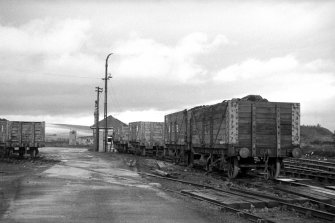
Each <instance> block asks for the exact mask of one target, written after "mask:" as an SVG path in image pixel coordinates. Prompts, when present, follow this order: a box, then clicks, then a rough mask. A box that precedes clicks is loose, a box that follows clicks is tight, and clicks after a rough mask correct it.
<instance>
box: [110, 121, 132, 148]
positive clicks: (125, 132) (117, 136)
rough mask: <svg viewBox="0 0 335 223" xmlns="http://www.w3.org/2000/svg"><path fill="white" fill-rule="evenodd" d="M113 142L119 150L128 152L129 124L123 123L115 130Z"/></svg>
mask: <svg viewBox="0 0 335 223" xmlns="http://www.w3.org/2000/svg"><path fill="white" fill-rule="evenodd" d="M113 143H114V146H115V148H116V150H117V151H118V152H122V153H128V149H129V126H128V125H121V126H118V127H117V128H116V129H114V130H113Z"/></svg>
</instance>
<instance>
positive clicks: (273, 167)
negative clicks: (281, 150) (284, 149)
mask: <svg viewBox="0 0 335 223" xmlns="http://www.w3.org/2000/svg"><path fill="white" fill-rule="evenodd" d="M280 166H281V163H280V161H279V160H278V159H276V160H274V161H272V162H271V163H270V164H269V166H268V168H267V170H265V174H264V178H265V179H266V180H268V179H276V178H278V177H279V174H280Z"/></svg>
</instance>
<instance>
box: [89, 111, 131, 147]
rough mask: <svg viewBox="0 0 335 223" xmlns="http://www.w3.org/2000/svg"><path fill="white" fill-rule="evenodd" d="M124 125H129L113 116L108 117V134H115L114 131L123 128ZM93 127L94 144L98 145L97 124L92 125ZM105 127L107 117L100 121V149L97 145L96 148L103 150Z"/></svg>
mask: <svg viewBox="0 0 335 223" xmlns="http://www.w3.org/2000/svg"><path fill="white" fill-rule="evenodd" d="M122 126H127V125H126V124H125V123H123V122H121V121H120V120H118V119H116V118H114V117H113V116H111V115H110V116H108V117H107V128H108V136H113V131H117V130H118V129H121V128H122ZM91 129H92V130H93V137H94V144H95V145H96V143H97V142H95V141H96V137H95V136H96V127H95V125H92V126H91ZM104 129H105V119H103V120H101V121H99V130H100V131H99V149H98V150H97V148H96V146H95V150H97V151H103V149H102V148H103V135H104V133H103V132H104Z"/></svg>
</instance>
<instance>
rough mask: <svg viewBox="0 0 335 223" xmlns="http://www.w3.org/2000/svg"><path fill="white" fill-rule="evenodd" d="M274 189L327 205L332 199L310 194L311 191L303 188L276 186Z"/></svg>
mask: <svg viewBox="0 0 335 223" xmlns="http://www.w3.org/2000/svg"><path fill="white" fill-rule="evenodd" d="M275 189H278V190H281V191H284V192H286V193H291V194H295V195H298V196H301V197H306V198H309V199H313V200H318V201H322V202H325V203H328V204H332V199H330V198H327V197H325V196H322V195H320V194H316V193H312V191H311V190H306V188H305V187H299V188H297V187H288V186H284V185H278V186H276V187H275Z"/></svg>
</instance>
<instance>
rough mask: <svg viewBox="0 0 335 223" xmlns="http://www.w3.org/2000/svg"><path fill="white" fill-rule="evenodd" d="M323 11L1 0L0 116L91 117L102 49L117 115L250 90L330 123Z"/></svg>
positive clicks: (334, 6)
mask: <svg viewBox="0 0 335 223" xmlns="http://www.w3.org/2000/svg"><path fill="white" fill-rule="evenodd" d="M334 17H335V3H334V2H333V1H311V0H309V1H295V2H291V1H239V2H237V1H210V2H206V1H198V0H194V1H191V0H189V1H150V0H147V1H131V0H128V1H116V0H115V1H107V0H106V1H104V0H97V1H79V0H74V1H38V0H31V1H29V0H27V1H9V0H8V1H7V0H4V1H1V2H0V101H1V105H0V114H1V117H4V118H8V119H12V120H14V119H20V120H45V121H47V122H54V123H69V124H83V125H91V124H93V110H94V100H95V99H96V94H95V92H94V88H95V87H96V86H100V87H102V86H103V81H102V80H101V78H102V77H103V76H104V65H105V64H104V63H105V58H106V56H107V54H108V53H110V52H113V53H114V54H113V55H112V56H111V57H110V60H109V68H110V69H109V72H110V73H111V74H112V76H113V79H111V80H110V81H109V89H108V90H109V95H108V96H109V112H108V113H109V114H111V115H113V116H116V117H118V118H120V119H121V120H122V121H124V122H129V121H138V120H148V121H163V116H164V115H165V114H167V113H169V112H173V111H178V110H182V109H185V108H190V107H192V106H196V105H202V104H211V103H216V102H219V101H222V100H225V99H231V98H236V97H243V96H245V95H248V94H260V95H262V96H263V97H265V98H267V99H268V100H270V101H287V102H300V103H301V109H302V124H318V123H319V124H321V125H322V126H325V127H327V128H330V129H331V130H333V131H334V130H335V115H334V114H335V61H334V58H335V55H334V54H335V47H334V46H335V43H334V36H335V23H334V21H335V18H334ZM101 105H103V97H101ZM101 111H103V109H102V107H101ZM101 116H102V113H101Z"/></svg>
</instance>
